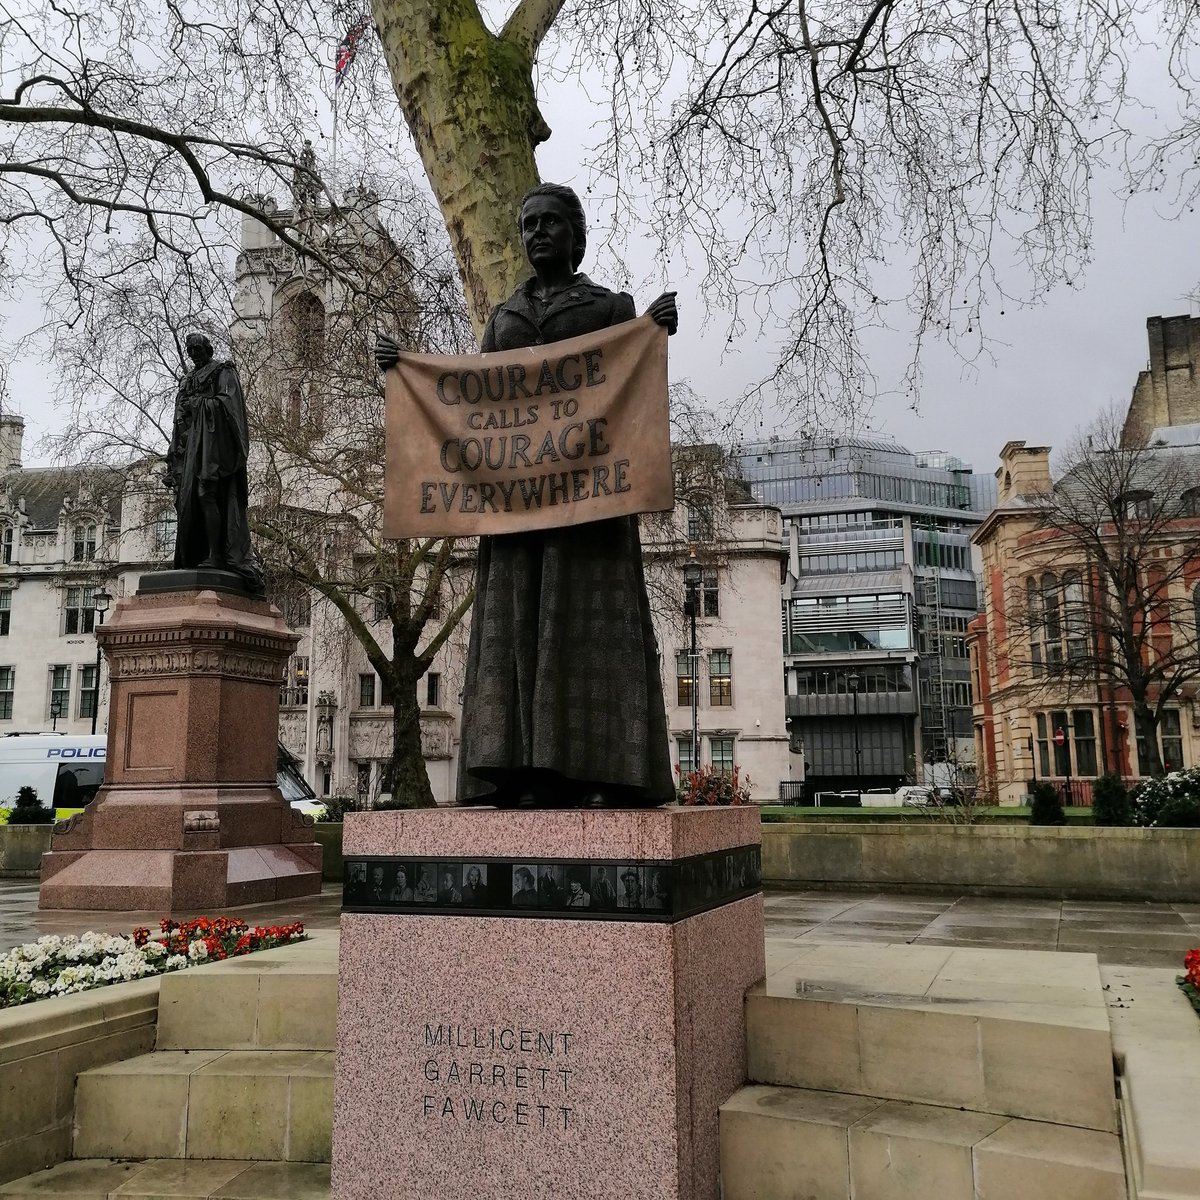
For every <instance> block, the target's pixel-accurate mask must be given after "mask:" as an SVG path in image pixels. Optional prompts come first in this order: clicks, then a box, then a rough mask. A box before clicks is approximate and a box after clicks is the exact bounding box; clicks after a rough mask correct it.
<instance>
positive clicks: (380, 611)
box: [371, 587, 388, 621]
mask: <svg viewBox="0 0 1200 1200" xmlns="http://www.w3.org/2000/svg"><path fill="white" fill-rule="evenodd" d="M387 606H388V595H387V589H386V588H383V587H377V588H376V589H375V606H374V608H373V609H372V612H371V620H372V621H385V620H387Z"/></svg>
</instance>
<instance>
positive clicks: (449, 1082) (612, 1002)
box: [333, 809, 764, 1200]
mask: <svg viewBox="0 0 1200 1200" xmlns="http://www.w3.org/2000/svg"><path fill="white" fill-rule="evenodd" d="M395 815H396V814H391V813H380V814H355V819H353V820H352V821H349V822H347V828H346V833H345V837H346V842H347V845H348V847H349V852H350V853H352V854H354V853H357V854H374V855H387V854H395V855H397V856H402V857H403V856H412V855H438V856H441V857H462V858H464V859H466V858H469V859H484V860H488V859H490V860H492V861H496V860H497V859H499V858H502V857H504V856H505V855H507V854H509V853H514V852H515V853H519V854H520V855H521V856H522V857H525V858H530V859H550V858H553V859H563V858H566V859H572V860H575V861H579V862H584V861H588V860H590V859H595V858H599V857H603V858H606V859H620V860H625V861H630V862H638V861H656V862H663V861H674V860H676V859H680V858H685V857H689V856H694V855H700V854H710V853H714V852H718V851H725V850H731V849H736V848H740V847H744V846H747V845H750V844H754V843H756V842H757V839H758V818H757V812H749V813H742V812H740V811H738V810H729V809H726V810H709V811H701V812H697V811H694V810H679V809H663V810H657V811H650V812H647V811H637V812H633V811H629V812H625V811H616V812H605V813H594V814H586V815H585V814H579V813H555V812H543V813H539V814H537V819H536V820H535V821H527V820H525V815H524V814H511V813H496V812H492V811H489V810H449V811H447V810H442V811H437V812H430V813H427V814H414V813H404V814H402V816H403V820H402V822H396V821H395V820H394V819H393V818H394V816H395ZM376 816H378V817H379V818H383V820H382V821H379V822H376V821H375V818H376ZM422 816H424V817H427V818H428V821H427V823H424V822H422V820H421V817H422ZM514 816H516V817H517V818H518V820H517V821H516V822H515V824H516V826H517V827H518V829H519V831H520V834H521V836H519V837H514V829H513V825H514ZM361 818H366V820H365V821H364V820H362V819H361ZM398 825H403V826H404V829H405V836H404V837H402V838H399V839H398V840H393V835H394V834H395V832H396V831H397V826H398ZM681 851H686V854H682V853H681ZM763 946H764V942H763V908H762V896H761V893H756V894H753V895H749V896H742V897H740V898H737V899H733V900H731V901H730V902H728V903H722V904H719V905H718V906H716V907H712V908H709V909H707V910H706V911H703V912H699V913H695V914H692V915H685V916H682V917H680V918H679V919H677V920H664V921H634V920H624V919H622V918H621V915H620V913H619V912H614V913H611V914H609V915H608V916H607V917H605V918H603V919H591V920H583V919H572V918H570V917H563V916H561V914H555V915H547V916H545V917H537V916H533V917H531V916H530V915H529V914H525V915H517V916H514V915H504V914H495V915H479V914H476V913H471V912H468V911H465V910H464V911H463V912H461V913H446V912H437V913H434V912H431V913H429V914H415V913H364V912H347V913H344V914H343V916H342V932H341V949H340V961H339V969H338V1017H337V1062H336V1073H335V1104H334V1132H333V1194H334V1195H335V1196H337V1197H338V1198H339V1200H378V1197H380V1196H382V1195H393V1194H397V1187H398V1181H403V1185H402V1186H401V1187H400V1191H402V1192H403V1194H405V1195H413V1196H426V1195H428V1196H434V1195H446V1194H450V1192H451V1191H452V1193H453V1194H455V1195H458V1194H461V1195H468V1196H479V1197H488V1198H493V1197H494V1198H496V1200H499V1198H500V1197H510V1196H513V1197H515V1196H520V1197H522V1198H524V1200H561V1198H562V1197H567V1196H569V1197H571V1198H572V1200H602V1198H603V1200H611V1197H613V1196H621V1197H624V1198H626V1200H716V1198H717V1196H718V1170H719V1166H718V1162H719V1143H718V1131H717V1110H718V1108H719V1106H720V1105H721V1104H722V1103H723V1102H724V1101H725V1100H726V1099H728V1097H729V1096H730V1095H732V1094H733V1093H734V1092H735V1091H736V1090H737V1089H738V1088H739V1087H740V1086H741V1085H742V1083H743V1082H744V1080H745V1075H746V1052H745V1035H744V1025H743V1021H744V1017H743V1013H744V1008H743V998H744V995H745V991H746V989H747V988H748V987H750V986H751V985H752V984H754V983H756V982H757V981H758V980H759V979H761V978H762V977H763V974H764V950H763Z"/></svg>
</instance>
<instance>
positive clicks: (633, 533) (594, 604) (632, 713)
mask: <svg viewBox="0 0 1200 1200" xmlns="http://www.w3.org/2000/svg"><path fill="white" fill-rule="evenodd" d="M519 220H520V234H521V240H522V242H523V244H524V247H525V252H526V255H527V256H528V258H529V262H530V265H531V267H532V268H533V275H532V276H531V278H529V279H528V280H526V282H525V283H523V284H522V285H521V286H520V287H519V288H517V290H516V291H515V292H514V293H513V294H512V295H511V296H510V297H509V298H508V299H507V300H506V301H505V302H504V303H503V304H501V305H499V306H498V307H497V308H496V309H495V311H494V312H493V313H492V315H491V318H490V319H489V321H488V324H487V328H486V330H485V331H484V335H483V340H482V344H481V347H480V348H481V350H483V351H484V352H485V353H486V352H490V351H496V350H513V349H519V348H521V347H525V346H534V345H543V344H547V343H551V342H557V341H561V340H563V339H565V338H572V337H576V336H578V335H581V334H586V333H593V332H595V331H596V330H598V329H605V328H607V327H609V326H611V325H616V324H619V323H620V322H622V321H631V320H633V319H634V317H635V316H636V309H635V308H634V303H633V298H632V297H631V296H629V295H628V294H627V293H625V292H614V291H611V290H609V289H608V288H605V287H601V286H600V285H599V284H596V283H593V282H592V280H590V279H589V278H588V277H587V276H586V275H584V274H580V273H579V266H580V263H581V262H582V260H583V255H584V250H585V248H586V245H587V223H586V220H585V218H584V213H583V206H582V205H581V204H580V202H579V197H578V196H577V195H576V194H575V193H574V192H573V191H572V190H571V189H570V188H568V187H564V186H562V185H559V184H543V185H541V186H540V187H536V188H534V189H533V190H532V191H530V192H529V193H527V194H526V196H525V197H524V199H523V200H522V202H521V209H520V218H519ZM647 312H648V315H650V316H651V317H653V318H654V320H655V321H657V322H658V323H659V324H660V325H663V326H665V327H666V329H667V330H668V332H670V333H674V332H675V328H676V324H677V320H678V316H677V311H676V305H675V296H674V293H673V292H667V293H664V294H663V295H662V296H659V297H658V299H656V300H655V301H654V303H653V304H652V305H651V306H650V308H649V309H648V310H647ZM397 354H398V347H397V345H396V343H395V342H394V341H392V340H391V339H390V338H381V339H380V345H379V349H378V351H377V360H378V363H379V366H380V368H381V369H384V370H386V369H387V368H388V367H390V366H391V365H392V364H393V363H394V362H395V361H396V357H397ZM674 795H675V788H674V780H673V776H672V770H671V759H670V751H669V748H668V737H667V717H666V708H665V706H664V703H663V691H662V679H661V676H660V671H659V658H658V645H657V641H656V639H655V634H654V624H653V621H652V619H651V613H650V602H649V599H648V597H647V594H646V581H645V575H644V571H643V566H642V546H641V540H640V538H639V535H638V522H637V518H636V517H616V518H612V519H609V520H603V521H593V522H591V523H588V524H582V525H577V526H574V527H573V528H569V529H555V530H538V531H530V532H527V533H515V534H504V535H500V536H493V537H483V538H480V540H479V554H478V560H477V566H476V577H475V606H474V609H473V610H472V614H471V637H470V645H469V648H468V653H467V670H466V679H465V682H464V688H463V714H462V740H461V744H460V749H459V775H458V801H459V803H460V804H492V805H498V806H502V807H511V806H529V807H535V808H575V807H611V808H625V807H646V806H657V805H660V804H666V803H669V802H670V801H671V800H673V799H674Z"/></svg>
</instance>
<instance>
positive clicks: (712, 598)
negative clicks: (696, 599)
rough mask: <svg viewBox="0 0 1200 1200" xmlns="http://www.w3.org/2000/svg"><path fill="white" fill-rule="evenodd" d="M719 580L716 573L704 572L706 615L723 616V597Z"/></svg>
mask: <svg viewBox="0 0 1200 1200" xmlns="http://www.w3.org/2000/svg"><path fill="white" fill-rule="evenodd" d="M719 582H720V581H719V578H718V575H717V572H716V571H705V572H704V615H705V616H706V617H719V616H720V615H721V596H720V592H719V590H718V585H719Z"/></svg>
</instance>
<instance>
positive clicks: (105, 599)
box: [92, 588, 112, 733]
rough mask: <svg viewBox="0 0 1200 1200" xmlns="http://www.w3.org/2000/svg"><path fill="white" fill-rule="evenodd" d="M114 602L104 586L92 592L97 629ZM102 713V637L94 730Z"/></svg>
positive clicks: (98, 656)
mask: <svg viewBox="0 0 1200 1200" xmlns="http://www.w3.org/2000/svg"><path fill="white" fill-rule="evenodd" d="M111 603H112V596H111V595H110V594H109V593H108V592H106V591H105V590H104V589H103V588H97V589H96V590H95V592H94V593H93V594H92V607H93V608H95V610H96V631H97V632H98V631H99V629H100V626H101V625H103V624H104V614H105V613H106V612H108V606H109V605H110V604H111ZM99 715H100V639H99V638H98V637H97V638H96V695H95V696H94V698H93V699H92V732H93V733H95V732H96V718H97V717H99Z"/></svg>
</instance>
